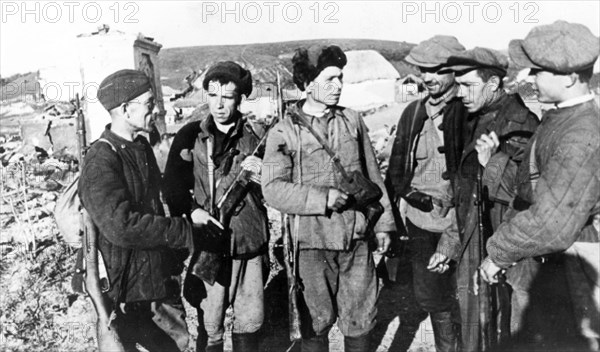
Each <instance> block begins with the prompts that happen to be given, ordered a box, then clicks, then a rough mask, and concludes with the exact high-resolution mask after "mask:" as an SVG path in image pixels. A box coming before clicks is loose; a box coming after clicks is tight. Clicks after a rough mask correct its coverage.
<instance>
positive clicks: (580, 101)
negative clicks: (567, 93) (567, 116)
mask: <svg viewBox="0 0 600 352" xmlns="http://www.w3.org/2000/svg"><path fill="white" fill-rule="evenodd" d="M593 99H594V93H588V94H586V95H581V96H578V97H575V98H571V99H567V100H565V101H563V102H562V103H558V104H556V107H557V108H558V109H562V108H568V107H571V106H575V105H579V104H583V103H587V102H588V101H590V100H593Z"/></svg>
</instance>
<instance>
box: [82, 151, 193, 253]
mask: <svg viewBox="0 0 600 352" xmlns="http://www.w3.org/2000/svg"><path fill="white" fill-rule="evenodd" d="M78 191H79V196H80V198H81V202H82V204H83V205H84V206H85V208H86V210H87V211H88V212H89V214H90V216H91V218H92V220H93V221H94V223H95V224H96V226H98V229H99V230H100V232H101V233H102V234H103V235H104V236H105V237H106V238H107V239H108V241H110V242H111V243H113V244H115V245H117V246H119V247H124V248H137V249H153V248H158V247H170V248H174V249H178V248H192V225H191V223H190V222H188V221H187V220H186V219H184V218H168V217H165V216H157V215H153V214H148V213H142V212H139V211H136V210H134V207H133V204H132V199H131V194H130V192H129V191H128V188H127V183H126V179H125V175H124V174H123V168H122V165H121V160H120V157H119V156H118V155H117V154H116V153H115V152H114V151H113V150H112V149H110V147H109V146H107V145H104V143H102V144H101V145H100V146H98V147H97V148H92V149H91V150H90V152H89V153H88V155H87V156H86V162H85V166H84V168H83V170H82V173H81V176H80V180H79V184H78Z"/></svg>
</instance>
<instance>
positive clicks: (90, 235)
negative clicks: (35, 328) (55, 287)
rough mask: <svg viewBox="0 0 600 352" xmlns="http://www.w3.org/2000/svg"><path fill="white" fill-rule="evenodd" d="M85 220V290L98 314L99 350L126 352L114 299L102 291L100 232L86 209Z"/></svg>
mask: <svg viewBox="0 0 600 352" xmlns="http://www.w3.org/2000/svg"><path fill="white" fill-rule="evenodd" d="M82 221H83V229H84V234H83V248H84V251H85V258H86V273H85V290H86V291H87V293H88V295H89V296H90V299H91V301H92V304H93V306H94V310H95V311H96V316H97V317H98V320H97V321H96V336H97V338H98V350H99V351H101V352H104V351H111V352H125V348H124V346H123V343H122V342H121V339H120V338H119V335H118V334H117V331H116V330H115V328H114V326H113V324H112V321H113V316H112V314H113V307H112V301H111V300H110V299H109V298H108V297H107V296H106V295H104V294H103V293H102V289H101V287H100V276H99V270H98V232H97V231H96V227H95V226H94V223H93V222H92V220H91V218H90V216H89V214H88V213H87V211H85V209H83V210H82Z"/></svg>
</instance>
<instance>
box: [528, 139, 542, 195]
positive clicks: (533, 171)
mask: <svg viewBox="0 0 600 352" xmlns="http://www.w3.org/2000/svg"><path fill="white" fill-rule="evenodd" d="M536 142H537V140H536V139H534V140H533V143H532V144H531V150H530V151H529V182H530V183H531V190H532V191H534V192H535V187H536V186H537V183H538V179H539V178H540V170H539V169H538V166H537V163H536V161H535V143H536Z"/></svg>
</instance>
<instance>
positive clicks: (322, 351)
mask: <svg viewBox="0 0 600 352" xmlns="http://www.w3.org/2000/svg"><path fill="white" fill-rule="evenodd" d="M328 351H329V338H328V337H327V334H324V335H322V336H315V337H311V338H307V339H305V338H303V339H302V352H328Z"/></svg>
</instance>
